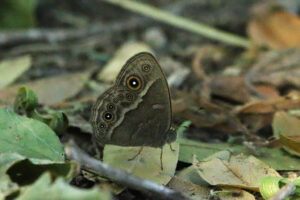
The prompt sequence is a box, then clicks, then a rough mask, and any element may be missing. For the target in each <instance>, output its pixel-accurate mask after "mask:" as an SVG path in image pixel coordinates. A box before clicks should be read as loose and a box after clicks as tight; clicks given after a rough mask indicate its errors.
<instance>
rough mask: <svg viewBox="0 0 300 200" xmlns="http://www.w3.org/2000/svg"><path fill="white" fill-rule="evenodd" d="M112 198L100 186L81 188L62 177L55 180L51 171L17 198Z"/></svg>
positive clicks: (94, 199) (106, 199) (73, 199)
mask: <svg viewBox="0 0 300 200" xmlns="http://www.w3.org/2000/svg"><path fill="white" fill-rule="evenodd" d="M40 199H43V200H57V199H59V200H110V199H111V196H110V194H109V193H108V192H106V191H101V190H100V189H99V188H98V187H94V188H92V189H79V188H75V187H72V186H70V185H69V184H68V183H66V181H64V180H63V179H62V178H58V179H57V180H55V181H54V182H52V180H51V176H50V174H49V173H45V174H43V175H42V176H41V177H40V178H39V179H38V180H37V181H36V182H35V183H34V184H33V185H32V186H30V187H28V188H26V189H25V190H22V191H21V194H20V195H19V196H18V198H16V200H40Z"/></svg>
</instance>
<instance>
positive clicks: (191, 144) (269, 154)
mask: <svg viewBox="0 0 300 200" xmlns="http://www.w3.org/2000/svg"><path fill="white" fill-rule="evenodd" d="M177 142H179V143H180V152H179V160H180V161H182V162H186V163H192V162H193V155H196V156H197V158H198V159H199V160H204V159H205V158H206V157H208V156H210V155H212V154H214V153H217V152H219V151H223V150H227V151H230V152H232V153H233V154H238V153H244V154H245V155H254V156H255V157H257V158H258V159H260V160H262V161H263V162H264V163H266V164H268V165H270V166H271V167H272V168H273V169H276V170H300V160H299V159H298V158H297V157H293V156H291V155H289V154H288V153H286V152H285V151H283V150H281V149H280V148H267V147H256V151H255V152H253V151H252V150H251V149H249V148H247V147H246V146H243V145H237V144H235V145H230V144H227V143H204V142H198V141H193V140H189V139H186V138H178V140H177Z"/></svg>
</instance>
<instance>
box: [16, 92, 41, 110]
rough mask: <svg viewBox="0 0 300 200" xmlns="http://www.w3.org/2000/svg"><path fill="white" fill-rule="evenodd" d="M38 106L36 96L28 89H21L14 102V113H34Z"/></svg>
mask: <svg viewBox="0 0 300 200" xmlns="http://www.w3.org/2000/svg"><path fill="white" fill-rule="evenodd" d="M37 106H38V98H37V96H36V94H35V93H34V92H33V91H32V90H30V89H29V88H26V87H21V88H20V89H19V91H18V94H17V96H16V99H15V102H14V111H15V112H20V111H22V110H24V111H25V112H26V113H29V112H32V111H33V110H34V109H35V108H36V107H37Z"/></svg>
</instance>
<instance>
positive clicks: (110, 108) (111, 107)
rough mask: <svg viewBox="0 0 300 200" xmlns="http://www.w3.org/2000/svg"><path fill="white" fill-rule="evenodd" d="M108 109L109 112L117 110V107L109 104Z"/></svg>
mask: <svg viewBox="0 0 300 200" xmlns="http://www.w3.org/2000/svg"><path fill="white" fill-rule="evenodd" d="M106 108H107V110H115V108H116V107H115V105H114V104H112V103H109V104H107V106H106Z"/></svg>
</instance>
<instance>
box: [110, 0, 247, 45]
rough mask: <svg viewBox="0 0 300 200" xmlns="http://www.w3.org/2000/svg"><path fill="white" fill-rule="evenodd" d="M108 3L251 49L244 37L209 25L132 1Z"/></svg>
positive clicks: (116, 0) (121, 0) (122, 0)
mask: <svg viewBox="0 0 300 200" xmlns="http://www.w3.org/2000/svg"><path fill="white" fill-rule="evenodd" d="M104 1H106V2H108V3H111V4H115V5H118V6H121V7H123V8H126V9H128V10H131V11H134V12H137V13H140V14H143V15H145V16H148V17H151V18H153V19H156V20H159V21H161V22H165V23H167V24H171V25H173V26H175V27H178V28H182V29H184V30H187V31H190V32H193V33H196V34H199V35H201V36H205V37H208V38H211V39H215V40H218V41H222V42H225V43H227V44H231V45H235V46H239V47H245V48H249V47H250V46H251V42H250V41H249V40H247V39H245V38H243V37H240V36H237V35H233V34H231V33H227V32H225V31H221V30H218V29H215V28H212V27H209V26H207V25H204V24H201V23H197V22H195V21H193V20H190V19H186V18H184V17H179V16H175V15H173V14H171V13H169V12H166V11H163V10H160V9H157V8H155V7H152V6H149V5H146V4H142V3H138V2H135V1H131V0H104Z"/></svg>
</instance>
